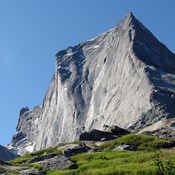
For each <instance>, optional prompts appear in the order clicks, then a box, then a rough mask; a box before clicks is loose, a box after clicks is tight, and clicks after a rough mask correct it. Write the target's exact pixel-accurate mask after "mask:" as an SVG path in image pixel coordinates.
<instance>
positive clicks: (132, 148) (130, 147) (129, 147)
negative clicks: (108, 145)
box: [114, 145, 137, 151]
mask: <svg viewBox="0 0 175 175" xmlns="http://www.w3.org/2000/svg"><path fill="white" fill-rule="evenodd" d="M114 150H127V151H137V147H136V146H134V145H117V146H116V147H115V148H114Z"/></svg>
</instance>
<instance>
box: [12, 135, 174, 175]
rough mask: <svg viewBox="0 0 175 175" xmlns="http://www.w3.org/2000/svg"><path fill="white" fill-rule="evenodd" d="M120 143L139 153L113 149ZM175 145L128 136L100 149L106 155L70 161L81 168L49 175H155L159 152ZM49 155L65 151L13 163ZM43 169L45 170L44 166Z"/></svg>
mask: <svg viewBox="0 0 175 175" xmlns="http://www.w3.org/2000/svg"><path fill="white" fill-rule="evenodd" d="M118 144H131V145H135V146H137V148H138V151H114V150H111V149H112V148H114V147H115V146H116V145H118ZM173 145H174V141H169V140H165V139H160V138H157V137H153V136H145V135H132V134H130V135H125V136H123V137H120V138H118V139H116V140H112V141H108V142H106V143H105V144H103V145H102V146H100V148H101V149H103V151H102V152H98V153H84V154H78V155H75V156H72V157H71V158H70V159H71V160H72V161H73V162H75V164H76V165H78V168H77V169H71V168H69V169H68V170H63V171H54V170H53V171H51V172H48V175H114V174H115V175H117V174H118V175H153V174H155V169H156V166H155V161H156V152H155V149H160V148H168V147H170V146H173ZM48 153H57V154H61V152H60V151H58V150H57V147H54V148H48V149H45V150H41V151H37V152H34V153H31V154H28V155H25V156H22V157H20V158H18V159H16V160H13V161H11V162H10V163H11V164H12V165H19V164H22V163H24V164H25V162H26V161H27V160H29V159H32V158H33V157H36V156H41V155H43V154H48ZM170 156H175V153H174V152H173V151H172V150H162V154H161V159H162V160H166V159H167V158H168V157H170ZM29 166H30V165H29ZM31 166H33V165H31ZM35 166H36V165H35ZM36 168H38V167H36ZM39 168H40V169H42V167H39Z"/></svg>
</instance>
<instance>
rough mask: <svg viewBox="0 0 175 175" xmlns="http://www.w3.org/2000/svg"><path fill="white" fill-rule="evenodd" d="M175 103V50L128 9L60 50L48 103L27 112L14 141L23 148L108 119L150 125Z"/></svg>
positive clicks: (64, 138)
mask: <svg viewBox="0 0 175 175" xmlns="http://www.w3.org/2000/svg"><path fill="white" fill-rule="evenodd" d="M174 104H175V55H174V54H173V53H171V52H170V51H169V50H168V49H167V48H166V46H164V45H163V44H162V43H160V42H159V41H158V40H157V39H156V38H155V37H154V36H153V35H152V33H151V32H149V31H148V30H147V29H146V28H145V27H144V26H143V25H142V24H141V23H140V22H139V21H138V20H137V19H136V18H135V17H134V16H133V14H132V13H128V15H127V16H126V18H125V19H124V20H122V21H121V22H120V23H119V24H118V25H117V26H116V27H115V28H113V29H111V30H109V31H107V32H105V33H103V34H101V35H99V36H97V37H96V38H94V39H91V40H88V41H86V42H83V43H81V44H78V45H77V46H74V47H68V48H67V49H65V50H63V51H60V52H58V53H57V54H56V71H55V75H54V76H53V78H52V81H51V84H50V86H49V89H48V91H47V93H46V95H45V98H44V101H43V104H42V105H41V106H39V107H36V108H34V109H33V110H26V111H24V112H23V113H22V114H21V116H20V118H19V123H18V126H17V134H16V135H15V136H14V138H13V139H12V142H11V145H12V146H14V147H16V148H17V149H18V153H20V154H23V153H25V152H26V151H33V150H38V149H41V148H45V147H49V146H52V145H55V144H58V143H62V142H70V141H73V140H76V139H77V138H78V136H79V134H80V133H82V132H83V131H87V130H90V129H92V128H96V129H102V127H103V125H109V126H110V125H118V126H120V127H123V128H144V127H145V126H147V125H150V124H153V123H155V122H157V121H158V120H160V119H161V118H168V117H174V116H175V110H173V108H174ZM17 135H19V138H18V137H17ZM15 137H16V138H18V139H16V140H15Z"/></svg>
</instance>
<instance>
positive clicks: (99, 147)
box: [0, 126, 175, 175]
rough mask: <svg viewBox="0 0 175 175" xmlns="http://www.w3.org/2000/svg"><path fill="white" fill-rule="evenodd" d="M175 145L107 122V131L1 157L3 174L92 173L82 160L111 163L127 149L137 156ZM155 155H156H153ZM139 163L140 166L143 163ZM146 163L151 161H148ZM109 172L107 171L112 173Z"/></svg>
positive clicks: (88, 133) (84, 134)
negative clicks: (10, 159)
mask: <svg viewBox="0 0 175 175" xmlns="http://www.w3.org/2000/svg"><path fill="white" fill-rule="evenodd" d="M174 146H175V141H172V140H165V139H160V138H157V137H154V136H146V135H135V134H131V133H130V131H127V130H125V129H122V128H119V127H117V126H112V127H107V126H106V129H105V130H104V131H100V130H91V131H89V132H85V133H82V134H81V135H80V137H79V140H78V141H76V142H73V143H67V144H61V145H57V146H54V147H50V148H47V149H44V150H40V151H37V152H33V153H30V154H27V155H24V156H21V157H19V158H17V159H14V160H12V161H9V162H5V161H0V173H1V174H4V175H13V174H19V175H47V174H48V175H52V174H53V175H59V174H66V173H67V174H69V175H71V174H72V171H74V174H84V173H85V172H88V171H90V172H89V173H86V174H88V175H91V174H92V169H91V168H90V167H87V168H86V169H85V170H84V169H81V166H82V164H81V163H79V161H82V160H83V159H85V160H84V161H85V162H84V163H83V164H86V163H87V164H88V163H89V162H90V161H92V160H93V161H97V160H104V165H105V164H107V165H108V161H109V160H110V159H112V160H113V158H115V157H118V156H117V154H123V156H124V157H125V156H127V152H128V153H129V154H131V156H134V157H135V156H136V155H137V152H138V154H140V155H143V152H142V151H144V154H146V156H147V154H148V156H149V155H150V154H151V155H152V154H153V153H152V152H153V150H155V149H157V150H158V149H162V148H164V149H169V150H172V149H173V147H174ZM121 151H123V152H121ZM131 152H133V153H131ZM135 153H136V154H135ZM154 154H155V153H154ZM112 155H113V156H112ZM114 155H115V156H114ZM76 156H77V157H78V159H77V158H76ZM81 156H82V157H81ZM111 156H112V157H113V158H111ZM120 156H121V155H120ZM120 156H119V157H120ZM79 157H80V158H79ZM136 157H137V156H136ZM152 159H154V158H153V157H152ZM150 160H151V158H150ZM125 161H126V160H125ZM128 161H129V158H128ZM143 162H144V161H143ZM143 162H142V164H143ZM99 163H100V162H98V161H97V162H96V164H97V166H99V165H98V164H99ZM125 163H126V162H125ZM145 164H146V162H145ZM90 166H91V164H90ZM137 166H138V167H137V168H139V166H140V165H137ZM146 166H148V165H147V164H146ZM148 168H149V166H148ZM111 171H115V168H114V167H113V168H112V170H111ZM102 172H103V169H102V168H100V169H99V172H98V173H96V174H97V175H101V174H103V173H102ZM110 173H111V172H108V174H109V175H110ZM111 175H112V173H111Z"/></svg>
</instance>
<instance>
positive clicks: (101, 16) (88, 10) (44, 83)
mask: <svg viewBox="0 0 175 175" xmlns="http://www.w3.org/2000/svg"><path fill="white" fill-rule="evenodd" d="M174 7H175V1H174V0H146V1H139V0H132V1H131V0H0V119H1V120H0V121H1V122H0V144H1V145H6V144H8V143H10V140H11V138H12V135H13V134H14V133H15V131H16V126H17V123H18V118H19V111H20V109H21V108H22V107H25V106H27V107H29V108H30V109H31V108H33V107H34V106H37V105H40V104H42V101H43V98H44V95H45V93H46V91H47V88H48V86H49V83H50V81H51V78H52V76H53V74H54V71H55V54H56V53H57V52H58V51H60V50H62V49H65V48H67V47H69V46H74V45H76V44H78V43H80V42H83V41H86V40H88V39H91V38H94V37H95V36H97V35H99V34H101V33H103V32H105V31H107V30H109V29H111V28H113V27H115V26H116V25H117V23H118V22H119V21H120V20H122V19H123V18H124V17H125V16H126V15H127V13H128V12H129V11H132V12H133V14H134V16H135V17H136V18H137V19H138V20H140V21H141V22H142V23H143V24H144V25H145V26H146V27H147V28H148V29H149V30H150V31H151V32H152V33H153V34H154V35H155V36H156V37H157V38H158V39H159V40H160V41H161V42H162V43H164V44H165V45H166V46H167V47H168V48H169V49H170V50H171V51H172V52H175V30H174V28H175V20H174V18H175V10H174Z"/></svg>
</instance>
